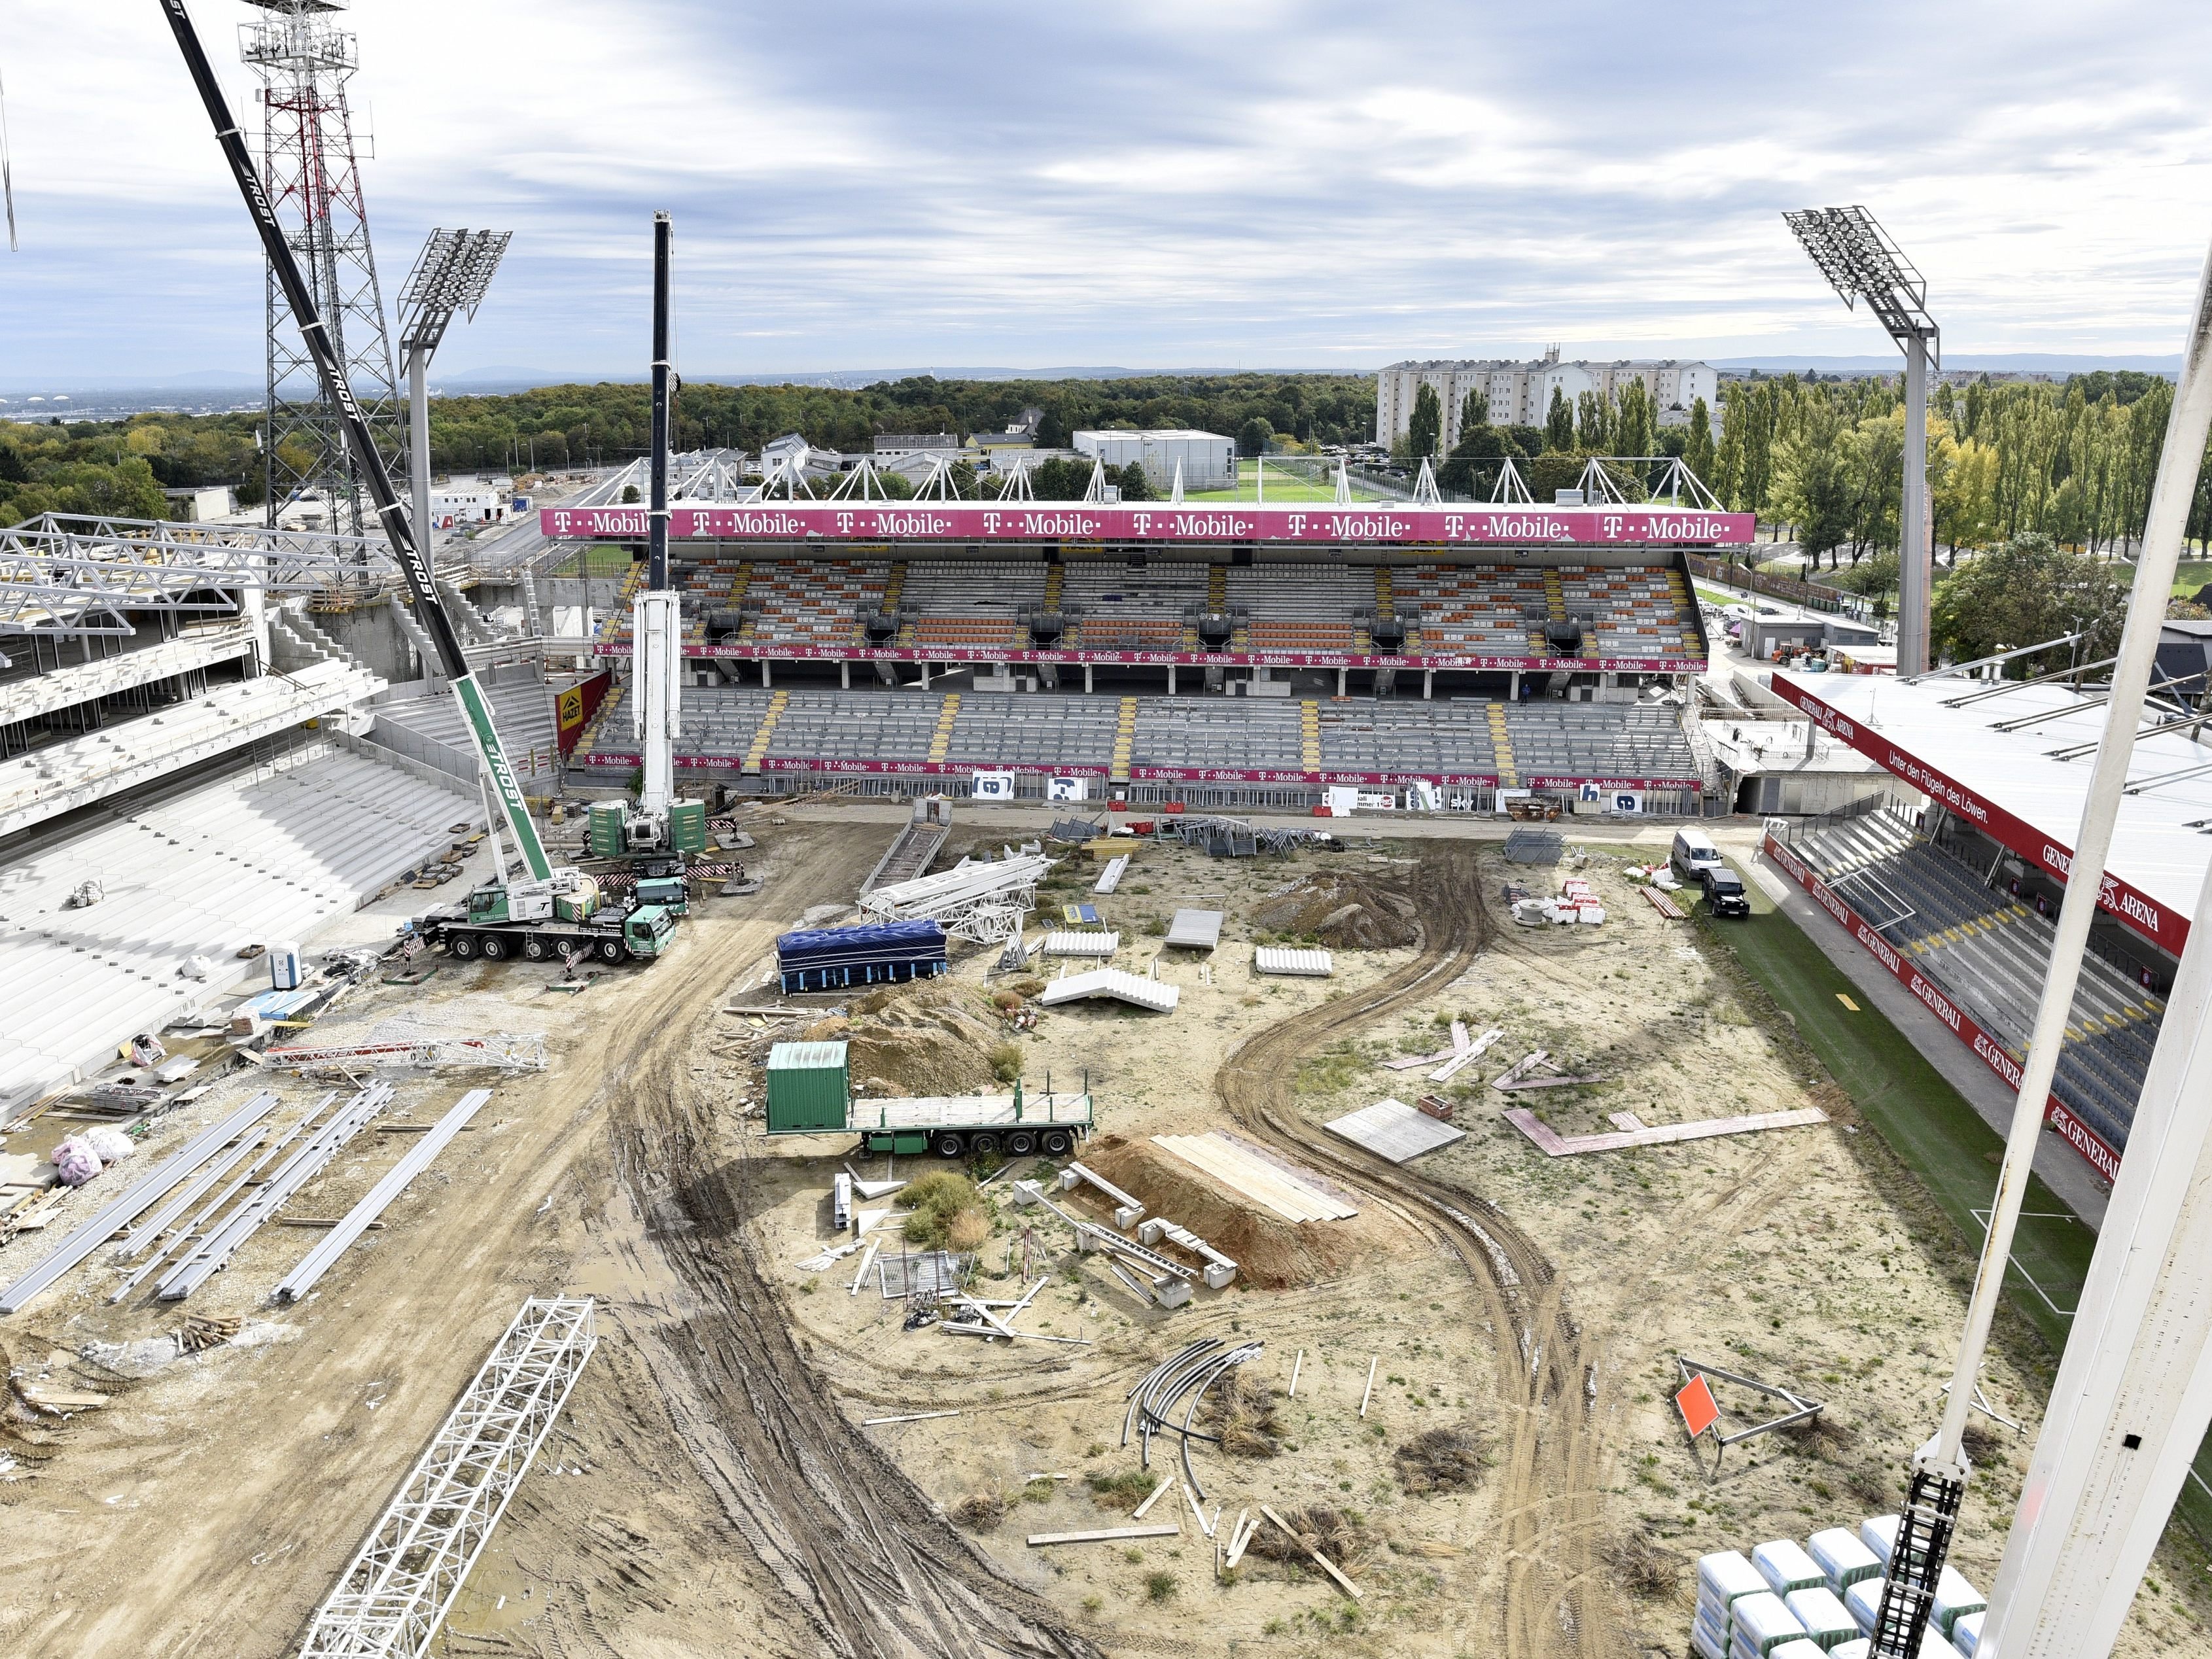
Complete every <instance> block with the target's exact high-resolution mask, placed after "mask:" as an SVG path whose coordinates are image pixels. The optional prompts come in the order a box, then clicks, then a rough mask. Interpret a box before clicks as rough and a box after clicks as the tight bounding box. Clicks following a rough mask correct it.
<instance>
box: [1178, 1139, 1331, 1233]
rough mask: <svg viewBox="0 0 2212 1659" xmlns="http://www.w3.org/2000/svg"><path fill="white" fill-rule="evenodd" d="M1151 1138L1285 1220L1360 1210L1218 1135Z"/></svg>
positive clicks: (1321, 1218)
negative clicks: (1308, 1184)
mask: <svg viewBox="0 0 2212 1659" xmlns="http://www.w3.org/2000/svg"><path fill="white" fill-rule="evenodd" d="M1152 1140H1153V1142H1154V1144H1155V1145H1157V1146H1163V1147H1165V1148H1166V1149H1167V1150H1168V1151H1169V1152H1173V1153H1175V1154H1176V1156H1177V1157H1179V1158H1182V1159H1183V1160H1184V1162H1186V1163H1188V1164H1195V1165H1196V1166H1197V1167H1198V1168H1200V1169H1201V1170H1205V1171H1206V1173H1207V1174H1208V1175H1210V1176H1213V1177H1214V1178H1215V1179H1216V1180H1218V1181H1220V1182H1222V1183H1223V1184H1225V1186H1227V1187H1229V1188H1231V1190H1232V1191H1235V1192H1237V1193H1241V1194H1243V1195H1244V1196H1245V1197H1247V1198H1249V1199H1251V1200H1254V1201H1255V1203H1259V1204H1262V1205H1265V1206H1267V1208H1269V1209H1271V1210H1273V1212H1275V1213H1276V1214H1278V1215H1279V1216H1281V1217H1283V1218H1285V1220H1289V1221H1335V1220H1343V1219H1346V1218H1350V1217H1352V1216H1355V1215H1358V1213H1359V1212H1358V1211H1357V1210H1355V1209H1353V1208H1352V1206H1350V1205H1348V1204H1345V1203H1342V1202H1340V1201H1339V1200H1336V1199H1334V1198H1331V1197H1330V1196H1328V1194H1326V1193H1322V1192H1320V1191H1318V1190H1316V1188H1312V1187H1309V1186H1307V1185H1306V1184H1305V1183H1304V1182H1301V1181H1298V1180H1297V1179H1296V1178H1295V1177H1293V1176H1288V1175H1285V1173H1284V1172H1283V1171H1281V1170H1278V1169H1276V1168H1274V1167H1273V1165H1271V1164H1264V1163H1262V1162H1261V1161H1260V1160H1259V1159H1257V1158H1254V1157H1252V1156H1251V1155H1250V1154H1249V1152H1244V1151H1243V1149H1242V1148H1240V1147H1237V1146H1234V1145H1232V1144H1231V1143H1230V1142H1228V1141H1225V1140H1223V1139H1220V1138H1219V1137H1218V1136H1214V1135H1154V1136H1153V1137H1152Z"/></svg>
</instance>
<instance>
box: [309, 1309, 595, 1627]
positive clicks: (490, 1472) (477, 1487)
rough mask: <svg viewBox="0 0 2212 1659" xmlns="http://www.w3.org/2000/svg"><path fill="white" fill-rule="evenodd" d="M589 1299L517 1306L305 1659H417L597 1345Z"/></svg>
mask: <svg viewBox="0 0 2212 1659" xmlns="http://www.w3.org/2000/svg"><path fill="white" fill-rule="evenodd" d="M592 1309H593V1304H592V1299H591V1298H590V1297H532V1298H531V1299H530V1300H529V1301H527V1302H526V1303H524V1304H522V1310H521V1311H520V1313H518V1314H516V1315H515V1316H514V1322H513V1324H511V1325H509V1326H508V1327H507V1334H505V1335H504V1336H502V1337H501V1338H500V1340H499V1343H498V1345H497V1346H495V1347H494V1348H493V1350H492V1352H491V1358H489V1359H487V1360H485V1361H484V1363H483V1369H482V1370H479V1371H478V1372H477V1374H476V1376H475V1377H474V1379H473V1380H471V1383H469V1386H468V1387H467V1388H466V1389H464V1390H463V1391H462V1394H461V1398H460V1402H459V1404H458V1405H456V1406H455V1407H453V1414H452V1415H451V1416H449V1417H448V1418H447V1419H446V1421H445V1423H444V1424H443V1425H441V1427H440V1429H439V1431H438V1433H437V1436H436V1437H435V1438H434V1439H433V1440H432V1441H431V1443H430V1448H429V1449H428V1451H426V1452H424V1453H423V1454H422V1461H421V1462H418V1463H416V1465H415V1467H414V1468H413V1469H412V1470H411V1471H410V1473H409V1474H408V1476H407V1479H406V1480H405V1482H404V1484H403V1485H402V1486H400V1488H399V1492H398V1496H397V1497H395V1498H393V1499H392V1502H391V1504H390V1505H389V1506H387V1507H386V1510H385V1511H384V1513H383V1514H382V1515H381V1516H379V1517H378V1518H377V1522H376V1525H375V1527H374V1528H373V1529H372V1530H371V1531H370V1533H369V1535H368V1542H366V1543H364V1544H363V1545H362V1547H361V1550H360V1552H359V1553H357V1554H356V1555H355V1557H354V1559H353V1560H352V1562H351V1563H350V1564H349V1565H348V1566H347V1568H346V1570H345V1571H344V1572H343V1573H342V1574H340V1575H339V1577H338V1583H337V1589H333V1590H332V1591H331V1594H330V1596H329V1598H328V1599H327V1600H326V1601H324V1603H323V1605H322V1606H321V1607H319V1608H318V1609H316V1612H315V1618H314V1622H313V1625H312V1626H310V1627H309V1629H308V1632H307V1642H306V1644H305V1645H303V1646H302V1647H301V1650H300V1652H301V1659H339V1656H344V1659H362V1656H376V1659H384V1656H393V1655H396V1656H401V1659H420V1656H422V1654H424V1653H426V1652H427V1651H428V1649H429V1646H430V1641H431V1638H433V1637H434V1636H435V1635H436V1634H437V1632H438V1626H439V1625H440V1624H441V1623H442V1622H443V1620H444V1619H445V1617H446V1613H447V1610H448V1609H449V1608H450V1607H452V1606H453V1598H454V1597H455V1596H456V1595H459V1592H460V1588H461V1585H462V1583H463V1582H464V1581H465V1579H466V1578H467V1577H468V1576H469V1570H470V1569H471V1567H473V1566H474V1565H476V1559H477V1556H478V1555H479V1554H480V1553H482V1552H483V1547H484V1545H485V1544H486V1543H487V1542H488V1541H489V1540H490V1537H491V1533H492V1528H494V1527H495V1526H497V1525H498V1524H499V1517H500V1516H501V1513H502V1512H503V1511H504V1510H506V1508H507V1499H508V1498H511V1497H513V1494H514V1490H515V1488H516V1487H517V1486H520V1485H521V1484H522V1476H523V1474H524V1472H525V1471H526V1469H528V1468H529V1467H530V1460H531V1458H532V1456H534V1455H536V1453H537V1450H538V1447H539V1445H540V1444H542V1443H544V1439H545V1437H546V1435H547V1434H548V1433H550V1431H551V1430H552V1427H553V1422H554V1419H556V1418H557V1417H558V1416H559V1415H560V1414H561V1407H562V1403H563V1402H564V1401H566V1400H567V1399H568V1390H569V1389H570V1388H572V1387H573V1386H574V1383H575V1381H576V1378H577V1376H578V1375H579V1374H580V1372H581V1371H582V1370H583V1369H584V1362H585V1361H586V1359H589V1358H591V1356H592V1348H593V1347H595V1346H598V1342H599V1334H598V1330H597V1328H596V1325H595V1323H594V1320H593V1315H592Z"/></svg>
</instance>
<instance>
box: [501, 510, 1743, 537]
mask: <svg viewBox="0 0 2212 1659" xmlns="http://www.w3.org/2000/svg"><path fill="white" fill-rule="evenodd" d="M645 520H646V511H645V509H644V508H643V507H542V508H540V509H539V511H538V526H539V528H540V529H541V530H543V531H544V533H545V535H546V536H548V537H549V538H551V539H553V540H555V541H575V540H596V541H623V540H641V539H642V538H644V536H645V533H646V522H645ZM1752 529H1753V520H1752V515H1751V514H1750V513H1705V512H1699V511H1697V510H1695V509H1689V510H1684V509H1678V508H1674V507H1408V506H1398V505H1393V506H1385V507H1314V506H1289V507H1272V506H1264V505H1259V506H1255V505H1239V506H1221V507H1169V506H1162V505H1160V504H1158V503H1157V502H1152V503H1144V504H1133V505H1130V506H1127V507H1092V506H1087V505H1080V504H1077V505H1054V504H1049V503H1041V504H1036V505H1032V504H1030V503H1027V502H1017V503H1009V504H1006V505H1000V504H999V503H996V502H975V501H893V502H880V501H763V502H760V503H758V504H757V505H753V506H749V507H674V508H671V510H670V513H669V515H668V533H669V535H670V536H671V538H675V539H677V540H679V541H738V542H742V541H769V542H791V541H806V540H810V539H811V540H820V541H827V542H893V541H899V542H911V541H944V542H981V541H1085V542H1089V541H1110V542H1150V543H1176V542H1291V543H1310V544H1314V545H1316V546H1323V547H1330V546H1342V545H1347V544H1350V545H1375V546H1395V545H1399V544H1406V545H1431V546H1481V545H1497V546H1509V547H1510V546H1521V547H1525V546H1532V545H1534V546H1542V545H1549V544H1567V545H1574V546H1604V545H1607V544H1613V543H1618V544H1623V545H1643V544H1652V543H1657V544H1665V545H1686V546H1694V547H1708V546H1717V545H1736V544H1743V543H1747V542H1749V541H1750V540H1751V538H1752Z"/></svg>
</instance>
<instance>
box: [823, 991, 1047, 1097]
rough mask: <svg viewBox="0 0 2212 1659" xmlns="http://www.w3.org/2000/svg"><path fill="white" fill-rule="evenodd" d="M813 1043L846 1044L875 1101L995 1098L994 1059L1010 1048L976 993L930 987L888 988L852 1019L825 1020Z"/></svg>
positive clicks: (860, 1004)
mask: <svg viewBox="0 0 2212 1659" xmlns="http://www.w3.org/2000/svg"><path fill="white" fill-rule="evenodd" d="M802 1036H804V1038H805V1041H807V1042H844V1043H845V1044H846V1045H848V1046H847V1048H846V1055H845V1059H846V1064H847V1066H848V1068H849V1069H850V1071H851V1073H852V1079H853V1086H854V1089H855V1090H858V1091H862V1092H864V1093H867V1094H872V1095H884V1096H890V1097H894V1098H896V1097H902V1096H915V1095H921V1096H929V1095H979V1094H990V1093H994V1092H996V1091H999V1090H1000V1089H1002V1088H1004V1087H1005V1086H1006V1085H1002V1084H1000V1082H999V1081H998V1079H997V1076H996V1074H995V1073H994V1069H993V1056H994V1054H995V1053H996V1052H997V1051H998V1050H999V1049H1000V1048H1003V1047H1005V1046H1006V1023H1005V1021H1004V1020H1003V1018H1000V1014H999V1012H998V1010H997V1009H995V1008H994V1007H993V1006H992V1005H991V1000H990V998H989V997H988V996H987V995H986V994H984V993H983V992H982V991H981V990H979V989H977V988H976V987H975V986H972V985H961V984H956V983H954V982H953V981H950V980H923V981H917V982H916V983H914V984H911V985H896V986H885V987H884V988H883V989H882V990H880V991H872V992H870V993H869V994H867V995H866V996H864V997H861V998H860V999H859V1000H857V1001H855V1002H854V1004H853V1005H852V1006H851V1007H850V1009H849V1010H848V1012H846V1013H844V1014H842V1015H838V1016H836V1017H833V1018H829V1019H823V1020H817V1021H816V1022H815V1023H814V1024H811V1025H810V1026H808V1027H807V1028H806V1030H805V1032H804V1033H802Z"/></svg>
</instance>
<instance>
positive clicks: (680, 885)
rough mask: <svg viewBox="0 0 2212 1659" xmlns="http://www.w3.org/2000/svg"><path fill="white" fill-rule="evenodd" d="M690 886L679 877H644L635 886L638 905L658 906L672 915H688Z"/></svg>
mask: <svg viewBox="0 0 2212 1659" xmlns="http://www.w3.org/2000/svg"><path fill="white" fill-rule="evenodd" d="M690 899H691V890H690V884H689V883H687V882H686V881H685V880H684V878H683V877H681V876H645V877H641V878H640V879H639V881H638V884H637V902H639V903H640V904H653V905H658V906H659V907H660V908H662V909H664V910H665V911H667V912H668V913H669V914H670V915H678V916H681V915H690V909H691V905H690Z"/></svg>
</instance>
